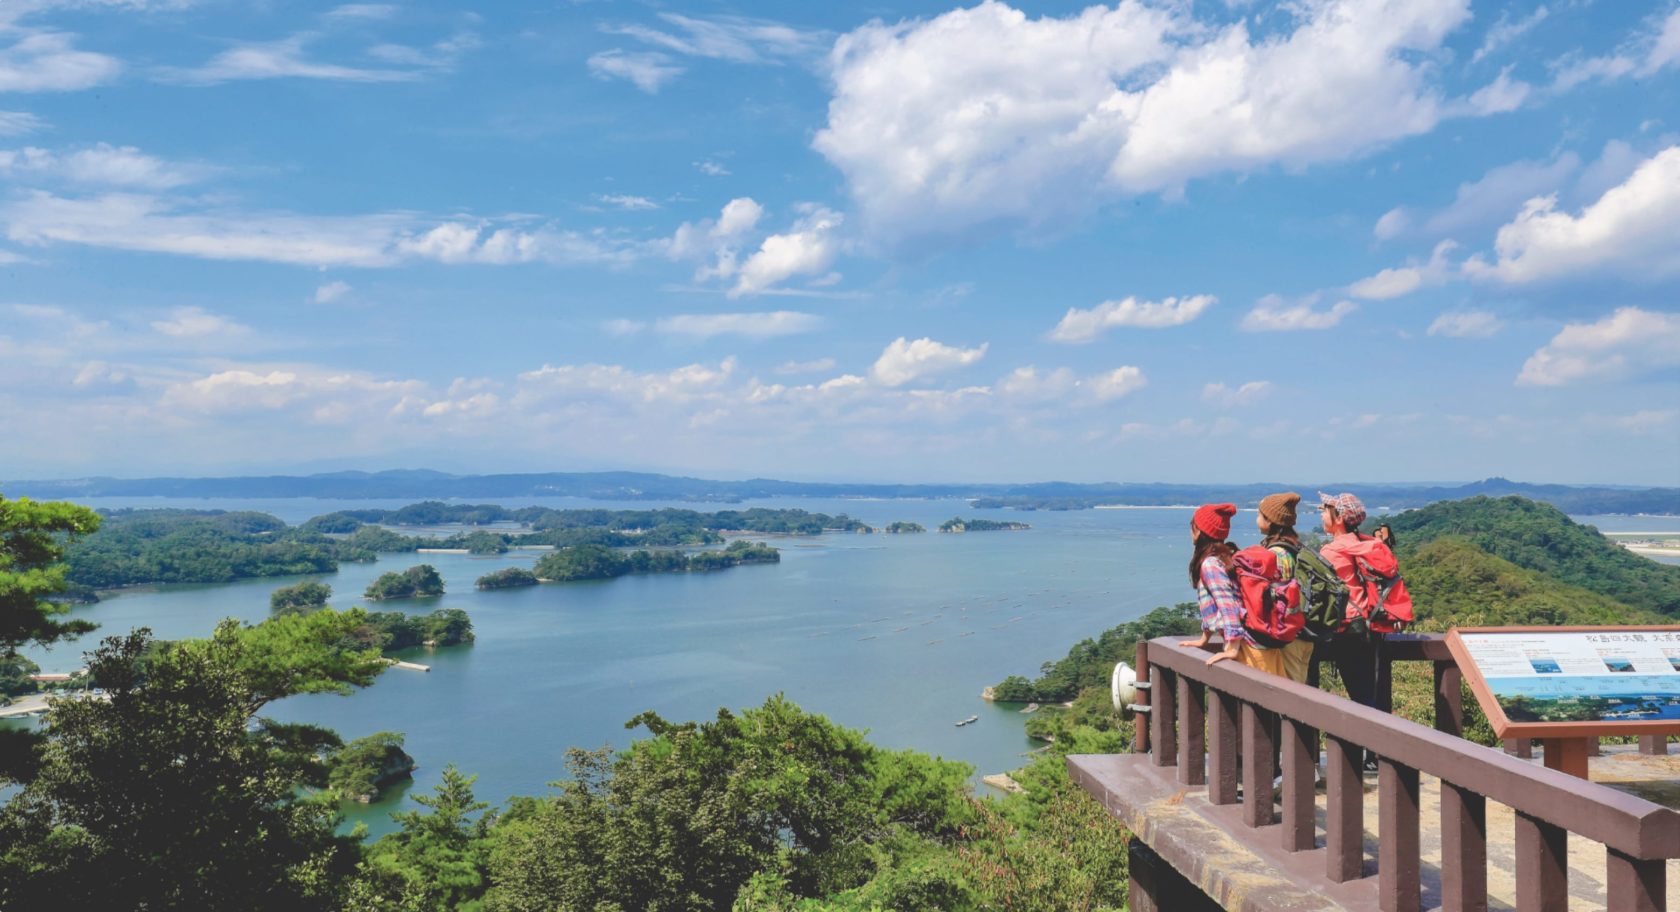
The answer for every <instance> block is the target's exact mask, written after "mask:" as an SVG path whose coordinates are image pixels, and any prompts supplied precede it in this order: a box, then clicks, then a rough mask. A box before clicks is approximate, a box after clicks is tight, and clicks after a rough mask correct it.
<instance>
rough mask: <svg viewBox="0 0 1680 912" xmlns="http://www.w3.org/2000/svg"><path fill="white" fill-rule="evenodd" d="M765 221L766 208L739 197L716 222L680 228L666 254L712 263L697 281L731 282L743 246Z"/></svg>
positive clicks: (686, 225) (705, 222)
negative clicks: (729, 279) (716, 280)
mask: <svg viewBox="0 0 1680 912" xmlns="http://www.w3.org/2000/svg"><path fill="white" fill-rule="evenodd" d="M763 217H764V207H763V206H760V205H759V204H758V203H757V202H755V201H753V199H752V198H751V197H745V196H742V197H737V198H735V199H732V200H730V201H729V202H727V203H725V204H724V206H723V211H721V212H719V213H718V217H717V218H716V219H702V220H700V221H698V222H683V223H682V224H681V225H678V226H677V230H676V232H675V233H674V234H672V235H671V239H670V240H669V241H668V242H666V245H665V253H666V255H667V256H669V257H671V258H672V259H674V260H701V261H709V262H707V263H706V264H705V265H703V266H701V268H700V270H699V271H698V272H697V273H696V274H695V276H694V278H695V280H696V281H701V282H703V281H706V280H707V279H727V278H730V277H732V276H734V275H735V272H736V270H737V268H738V266H739V262H738V257H739V255H740V248H741V245H742V244H743V243H745V242H746V240H747V237H748V235H750V234H751V233H752V231H753V229H754V228H756V227H757V226H758V222H759V219H762V218H763Z"/></svg>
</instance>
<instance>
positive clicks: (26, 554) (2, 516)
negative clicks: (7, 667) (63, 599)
mask: <svg viewBox="0 0 1680 912" xmlns="http://www.w3.org/2000/svg"><path fill="white" fill-rule="evenodd" d="M98 528H99V514H97V513H95V512H93V511H92V510H89V509H88V508H87V507H82V506H78V505H76V504H72V503H64V502H59V501H52V502H44V503H43V502H40V501H34V500H30V499H29V498H27V497H23V498H19V499H17V500H7V499H6V498H4V497H0V656H10V655H12V654H14V653H15V652H16V651H17V648H18V647H19V646H22V645H23V644H25V643H35V644H38V645H42V646H45V645H48V644H51V643H55V642H57V641H59V640H62V639H67V638H71V637H75V636H79V635H81V634H83V633H86V632H88V631H90V630H92V629H93V628H94V625H93V624H91V623H89V622H87V621H82V620H74V621H60V620H55V616H56V615H59V614H62V613H63V612H64V611H65V610H67V609H66V606H65V605H63V604H62V603H59V602H56V601H54V599H53V596H55V595H58V594H59V593H62V592H64V591H65V589H66V588H68V583H67V582H66V578H65V567H64V566H63V564H62V563H61V561H62V560H63V557H64V550H65V547H66V545H67V543H70V542H73V541H75V540H76V539H78V538H81V537H83V536H87V535H91V534H93V533H94V531H96V530H97V529H98Z"/></svg>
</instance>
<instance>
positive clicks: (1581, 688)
mask: <svg viewBox="0 0 1680 912" xmlns="http://www.w3.org/2000/svg"><path fill="white" fill-rule="evenodd" d="M1447 646H1448V648H1449V649H1451V650H1452V654H1453V658H1454V659H1456V660H1457V661H1458V667H1459V668H1460V669H1461V670H1462V671H1463V672H1464V676H1465V679H1466V680H1467V681H1469V682H1470V689H1471V690H1472V691H1473V692H1474V693H1475V695H1476V701H1477V702H1478V703H1480V704H1481V707H1482V711H1483V712H1485V713H1487V717H1488V721H1489V722H1490V723H1492V725H1493V731H1494V733H1495V734H1496V735H1498V736H1499V737H1501V738H1583V737H1593V736H1597V735H1669V734H1680V626H1665V627H1482V628H1465V629H1462V630H1460V629H1454V630H1453V631H1451V632H1450V633H1448V634H1447Z"/></svg>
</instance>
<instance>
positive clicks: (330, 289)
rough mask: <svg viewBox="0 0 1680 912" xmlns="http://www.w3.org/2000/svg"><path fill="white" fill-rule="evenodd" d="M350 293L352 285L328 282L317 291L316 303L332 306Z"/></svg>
mask: <svg viewBox="0 0 1680 912" xmlns="http://www.w3.org/2000/svg"><path fill="white" fill-rule="evenodd" d="M349 293H350V283H349V282H342V281H333V282H328V283H326V284H325V285H321V286H319V287H317V288H316V289H315V303H317V304H331V303H332V302H334V301H337V300H339V299H340V298H342V297H344V296H345V295H347V294H349Z"/></svg>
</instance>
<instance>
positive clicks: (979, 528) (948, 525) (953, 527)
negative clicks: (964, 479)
mask: <svg viewBox="0 0 1680 912" xmlns="http://www.w3.org/2000/svg"><path fill="white" fill-rule="evenodd" d="M1031 528H1032V526H1029V525H1027V524H1026V523H1024V522H1012V521H1008V522H1006V521H999V520H996V519H963V518H962V517H960V516H953V517H951V518H950V519H947V520H945V521H944V522H942V523H940V524H939V531H941V532H1019V531H1021V530H1023V529H1031Z"/></svg>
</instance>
